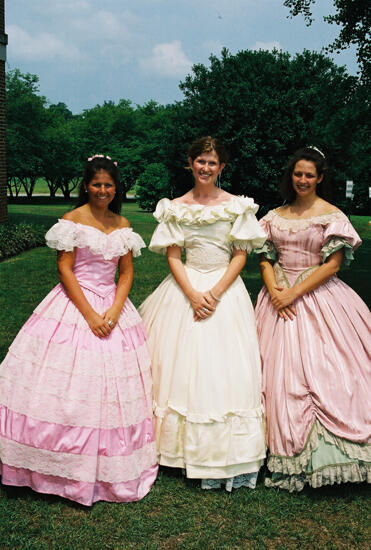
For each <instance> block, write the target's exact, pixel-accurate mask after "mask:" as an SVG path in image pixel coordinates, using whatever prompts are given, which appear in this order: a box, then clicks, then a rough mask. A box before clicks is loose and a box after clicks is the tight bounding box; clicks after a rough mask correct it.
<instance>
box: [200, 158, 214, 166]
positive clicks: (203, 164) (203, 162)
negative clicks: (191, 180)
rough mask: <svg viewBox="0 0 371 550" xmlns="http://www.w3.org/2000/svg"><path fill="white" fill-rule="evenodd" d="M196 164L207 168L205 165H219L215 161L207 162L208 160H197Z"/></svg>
mask: <svg viewBox="0 0 371 550" xmlns="http://www.w3.org/2000/svg"><path fill="white" fill-rule="evenodd" d="M196 162H197V164H201V166H205V164H208V165H209V166H217V163H216V162H215V160H210V161H208V162H206V160H203V159H199V160H196Z"/></svg>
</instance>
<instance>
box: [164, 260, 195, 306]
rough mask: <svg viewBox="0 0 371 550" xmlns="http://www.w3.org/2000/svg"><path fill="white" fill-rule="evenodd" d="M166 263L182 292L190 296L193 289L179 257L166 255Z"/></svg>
mask: <svg viewBox="0 0 371 550" xmlns="http://www.w3.org/2000/svg"><path fill="white" fill-rule="evenodd" d="M168 263H169V267H170V271H171V273H172V274H173V277H174V279H175V280H176V282H177V283H178V285H179V286H180V288H181V289H182V291H183V292H184V294H185V295H186V296H187V298H190V297H191V296H192V295H193V294H194V293H195V289H194V288H193V286H192V285H191V283H190V281H189V279H188V276H187V273H186V270H185V268H184V265H183V262H182V260H181V258H176V257H172V256H168Z"/></svg>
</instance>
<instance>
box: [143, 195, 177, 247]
mask: <svg viewBox="0 0 371 550" xmlns="http://www.w3.org/2000/svg"><path fill="white" fill-rule="evenodd" d="M153 216H154V217H155V218H156V220H157V221H158V222H159V223H158V226H157V227H156V229H155V231H154V233H153V235H152V239H151V242H150V244H149V247H148V248H149V250H151V251H152V252H156V253H157V254H166V252H167V248H168V247H169V246H180V247H183V246H184V234H183V231H182V228H181V226H180V224H179V222H178V221H177V219H176V216H175V215H174V211H173V208H172V205H171V202H170V201H169V199H161V200H160V201H159V202H158V203H157V206H156V210H155V212H154V213H153Z"/></svg>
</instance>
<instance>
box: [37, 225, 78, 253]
mask: <svg viewBox="0 0 371 550" xmlns="http://www.w3.org/2000/svg"><path fill="white" fill-rule="evenodd" d="M45 241H46V244H47V246H49V247H50V248H55V249H56V250H65V251H66V252H72V250H73V249H74V248H75V246H77V242H78V230H77V226H76V224H75V223H73V222H71V221H69V220H62V219H61V220H58V223H56V224H54V225H53V226H52V227H51V228H50V229H49V231H47V233H46V234H45Z"/></svg>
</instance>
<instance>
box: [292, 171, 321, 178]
mask: <svg viewBox="0 0 371 550" xmlns="http://www.w3.org/2000/svg"><path fill="white" fill-rule="evenodd" d="M293 175H294V176H295V177H296V178H302V177H303V176H305V177H306V178H307V179H314V178H316V177H317V175H316V174H312V173H311V172H299V171H295V172H293Z"/></svg>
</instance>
